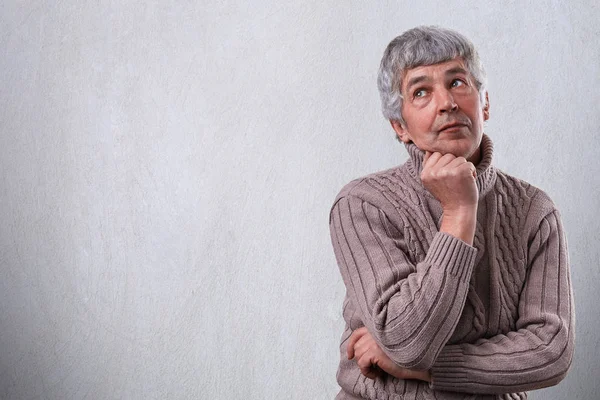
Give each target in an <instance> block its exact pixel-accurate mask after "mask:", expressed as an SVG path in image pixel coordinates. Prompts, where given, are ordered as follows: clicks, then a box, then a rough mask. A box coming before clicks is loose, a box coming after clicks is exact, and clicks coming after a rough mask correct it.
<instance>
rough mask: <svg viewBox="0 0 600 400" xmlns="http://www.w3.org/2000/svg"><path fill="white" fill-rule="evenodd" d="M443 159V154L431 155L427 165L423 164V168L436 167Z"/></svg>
mask: <svg viewBox="0 0 600 400" xmlns="http://www.w3.org/2000/svg"><path fill="white" fill-rule="evenodd" d="M440 158H442V153H438V152H437V151H436V152H435V153H429V157H427V163H423V167H429V166H430V165H435V163H437V161H438V160H439V159H440Z"/></svg>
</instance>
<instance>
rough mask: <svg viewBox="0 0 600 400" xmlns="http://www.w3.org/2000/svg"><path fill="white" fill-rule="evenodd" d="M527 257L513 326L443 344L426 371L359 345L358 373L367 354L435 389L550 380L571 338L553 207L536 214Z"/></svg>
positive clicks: (475, 389) (490, 388)
mask: <svg viewBox="0 0 600 400" xmlns="http://www.w3.org/2000/svg"><path fill="white" fill-rule="evenodd" d="M528 257H529V258H528V259H529V260H530V262H529V269H528V275H527V279H526V282H525V285H524V287H523V290H522V292H521V295H520V300H519V319H518V320H517V322H516V330H515V331H513V332H508V333H507V334H506V335H503V334H500V335H496V336H494V337H491V338H489V339H480V340H478V341H477V342H476V343H474V344H468V343H462V344H453V345H446V346H444V347H443V348H442V351H441V352H440V354H439V355H438V357H437V358H436V361H435V362H434V364H433V367H432V368H431V370H429V371H428V372H429V373H427V371H412V370H405V369H402V368H397V367H395V366H393V365H391V366H390V362H391V361H390V360H389V359H387V357H385V354H384V353H382V352H380V351H379V350H380V349H379V348H377V349H373V346H371V348H369V349H368V348H367V347H368V346H363V348H362V349H361V348H359V349H358V352H359V353H360V354H358V355H359V356H360V357H356V359H357V362H360V360H361V359H362V362H363V364H365V365H363V367H361V371H363V374H365V372H369V371H370V370H369V368H368V365H366V364H368V362H367V361H368V360H369V359H372V360H376V361H377V364H378V366H379V367H380V368H382V369H383V370H385V371H386V372H387V373H390V374H391V375H394V376H396V377H397V378H401V379H420V380H425V381H429V382H430V386H431V387H432V388H433V389H435V390H445V391H454V392H462V393H483V394H500V393H514V392H520V391H527V390H533V389H541V388H544V387H548V386H553V385H556V384H557V383H558V382H560V381H561V380H562V379H563V378H564V377H565V376H566V374H567V371H568V369H569V367H570V365H571V360H572V357H573V350H574V339H575V331H574V328H575V314H574V304H573V293H572V288H571V279H570V268H569V257H568V253H567V243H566V240H565V237H564V234H563V230H562V223H561V221H560V215H559V213H558V211H556V210H554V211H552V212H550V213H549V214H548V215H546V216H545V217H544V218H543V219H542V221H541V223H540V224H539V228H538V230H537V232H536V234H535V236H534V238H533V240H532V241H531V244H530V246H529V250H528ZM363 335H364V336H365V338H361V336H363ZM353 337H354V338H353ZM353 337H351V340H353V341H354V342H356V341H359V343H360V342H364V343H369V342H368V333H366V334H365V333H364V332H356V333H353ZM355 349H356V347H355ZM348 355H349V358H353V357H354V356H355V354H354V353H352V354H350V352H349V354H348ZM350 356H352V357H350Z"/></svg>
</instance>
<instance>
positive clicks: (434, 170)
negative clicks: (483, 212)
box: [421, 151, 479, 245]
mask: <svg viewBox="0 0 600 400" xmlns="http://www.w3.org/2000/svg"><path fill="white" fill-rule="evenodd" d="M476 177H477V173H476V170H475V166H474V165H473V163H471V162H468V161H467V160H466V159H465V158H464V157H455V156H454V155H453V154H445V155H442V154H441V153H437V152H436V153H430V152H428V151H427V152H425V157H424V159H423V170H422V172H421V181H422V182H423V186H425V189H427V190H428V191H429V192H430V193H431V194H432V195H433V196H434V197H435V198H436V199H438V200H439V201H440V203H441V205H442V209H443V211H444V215H443V219H442V225H441V227H440V232H446V233H449V234H451V235H453V236H456V237H458V238H459V239H461V240H463V241H465V242H466V243H468V244H470V245H473V237H474V235H475V224H476V221H477V202H478V201H479V192H478V190H477V183H476V181H475V178H476Z"/></svg>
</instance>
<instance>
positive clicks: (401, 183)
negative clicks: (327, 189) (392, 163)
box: [330, 165, 411, 220]
mask: <svg viewBox="0 0 600 400" xmlns="http://www.w3.org/2000/svg"><path fill="white" fill-rule="evenodd" d="M406 174H407V171H406V168H405V165H399V166H396V167H392V168H388V169H385V170H381V171H377V172H374V173H371V174H368V175H365V176H362V177H360V178H356V179H353V180H352V181H350V182H349V183H347V184H346V185H344V186H343V187H342V188H341V190H340V191H339V192H338V194H337V195H336V196H335V199H334V201H333V204H332V206H331V210H330V217H331V211H333V210H334V209H335V208H336V206H338V205H339V204H340V203H344V202H348V201H352V200H357V199H360V200H361V201H362V202H364V203H368V204H369V205H371V206H374V207H376V208H377V209H379V210H381V211H382V212H383V213H384V214H386V215H387V216H392V215H396V214H397V213H398V212H399V209H400V208H402V207H401V203H402V202H403V200H404V197H407V196H408V195H407V194H406V192H407V191H408V190H411V189H410V188H409V187H408V186H409V185H408V184H407V183H406V181H407V177H406ZM330 220H331V218H330Z"/></svg>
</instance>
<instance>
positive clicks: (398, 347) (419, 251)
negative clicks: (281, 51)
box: [330, 27, 575, 400]
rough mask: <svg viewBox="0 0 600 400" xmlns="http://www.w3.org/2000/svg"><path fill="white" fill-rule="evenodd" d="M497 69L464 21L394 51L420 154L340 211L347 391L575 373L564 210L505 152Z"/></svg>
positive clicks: (346, 197) (426, 32)
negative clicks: (498, 154)
mask: <svg viewBox="0 0 600 400" xmlns="http://www.w3.org/2000/svg"><path fill="white" fill-rule="evenodd" d="M485 82H486V77H485V72H484V69H483V66H482V64H481V62H480V60H479V57H478V54H477V51H476V50H475V48H474V46H473V44H472V43H471V42H470V41H469V40H468V39H467V38H465V37H464V36H462V35H461V34H459V33H457V32H454V31H450V30H447V29H441V28H436V27H418V28H414V29H411V30H409V31H407V32H405V33H404V34H402V35H401V36H399V37H397V38H395V39H394V40H393V41H392V42H391V43H390V44H389V45H388V47H387V48H386V50H385V52H384V55H383V59H382V61H381V67H380V70H379V77H378V86H379V91H380V94H381V99H382V107H383V113H384V115H385V117H386V118H387V119H389V121H390V123H391V125H392V127H393V129H394V131H395V133H396V135H397V137H398V139H399V140H400V141H402V142H403V143H404V145H405V146H406V149H407V150H408V154H409V156H410V159H409V160H408V161H407V162H406V163H405V164H404V165H401V166H398V167H395V168H391V169H388V170H385V171H381V172H377V173H374V174H371V175H368V176H365V177H363V178H360V179H356V180H354V181H352V182H350V183H349V184H347V185H346V186H345V187H344V188H343V189H342V190H341V191H340V193H339V194H338V195H337V197H336V199H335V202H334V204H333V206H332V209H331V214H330V230H331V240H332V244H333V248H334V252H335V256H336V259H337V262H338V265H339V269H340V272H341V274H342V278H343V281H344V284H345V285H346V298H345V300H344V305H343V316H344V319H345V321H346V329H345V331H344V333H343V335H342V341H341V346H340V352H341V361H340V364H339V369H338V374H337V380H338V383H339V384H340V386H341V391H340V392H339V394H338V396H337V397H336V398H337V399H389V400H392V399H397V400H400V399H438V400H439V399H524V398H526V397H527V394H526V392H525V391H527V390H532V389H538V388H543V387H547V386H551V385H555V384H557V383H558V382H560V381H561V380H562V379H563V378H564V377H565V376H566V374H567V370H568V369H569V366H570V364H571V359H572V355H573V347H574V335H575V333H574V327H575V324H574V306H573V296H572V290H571V281H570V272H569V257H568V254H567V243H566V240H565V236H564V232H563V227H562V223H561V219H560V215H559V212H558V210H557V209H556V207H555V205H554V204H553V202H552V200H551V199H550V198H549V197H548V195H547V194H546V193H544V192H543V191H542V190H540V189H538V188H536V187H534V186H532V185H530V184H528V183H526V182H524V181H522V180H520V179H517V178H514V177H512V176H509V175H507V174H506V173H504V172H502V171H500V170H498V169H496V168H495V167H494V166H493V165H492V155H493V145H492V140H491V138H490V137H489V136H487V135H486V134H484V132H483V130H484V121H486V120H487V119H488V118H489V112H490V105H489V99H488V95H487V91H486V85H485ZM532 156H533V155H532Z"/></svg>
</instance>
